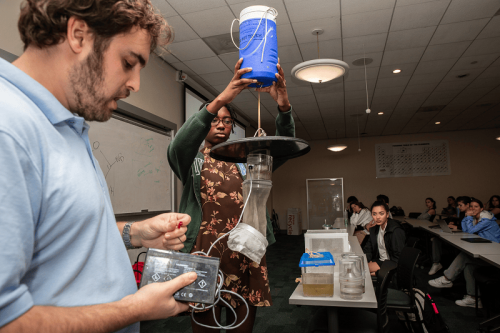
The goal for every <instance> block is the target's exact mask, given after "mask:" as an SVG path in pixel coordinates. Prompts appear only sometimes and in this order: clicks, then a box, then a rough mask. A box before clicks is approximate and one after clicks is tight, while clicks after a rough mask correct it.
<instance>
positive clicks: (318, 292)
mask: <svg viewBox="0 0 500 333" xmlns="http://www.w3.org/2000/svg"><path fill="white" fill-rule="evenodd" d="M302 287H303V291H304V296H305V297H331V296H333V284H303V285H302Z"/></svg>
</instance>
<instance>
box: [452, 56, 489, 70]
mask: <svg viewBox="0 0 500 333" xmlns="http://www.w3.org/2000/svg"><path fill="white" fill-rule="evenodd" d="M496 58H498V54H485V55H477V56H469V57H461V58H460V59H459V60H458V61H457V63H456V64H455V66H453V69H454V70H456V69H474V68H486V67H488V66H489V65H491V64H492V63H493V61H495V59H496Z"/></svg>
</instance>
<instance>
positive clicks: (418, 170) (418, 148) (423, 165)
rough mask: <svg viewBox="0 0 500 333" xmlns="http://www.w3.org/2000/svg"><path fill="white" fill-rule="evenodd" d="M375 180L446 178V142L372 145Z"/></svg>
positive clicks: (447, 169) (449, 170)
mask: <svg viewBox="0 0 500 333" xmlns="http://www.w3.org/2000/svg"><path fill="white" fill-rule="evenodd" d="M375 156H376V168H377V178H388V177H420V176H448V175H450V174H451V167H450V152H449V150H448V141H446V140H432V141H420V142H405V143H385V144H377V145H375Z"/></svg>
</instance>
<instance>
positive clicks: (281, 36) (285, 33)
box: [276, 23, 297, 46]
mask: <svg viewBox="0 0 500 333" xmlns="http://www.w3.org/2000/svg"><path fill="white" fill-rule="evenodd" d="M276 32H277V35H278V45H279V46H287V45H295V44H297V40H296V39H295V34H294V33H293V29H292V26H291V25H290V24H289V23H286V24H282V25H278V26H277V27H276Z"/></svg>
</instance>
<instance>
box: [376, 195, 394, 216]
mask: <svg viewBox="0 0 500 333" xmlns="http://www.w3.org/2000/svg"><path fill="white" fill-rule="evenodd" d="M377 201H382V202H384V203H385V204H386V205H387V207H389V197H388V196H387V195H384V194H379V195H377ZM389 218H390V219H392V214H391V211H389Z"/></svg>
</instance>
